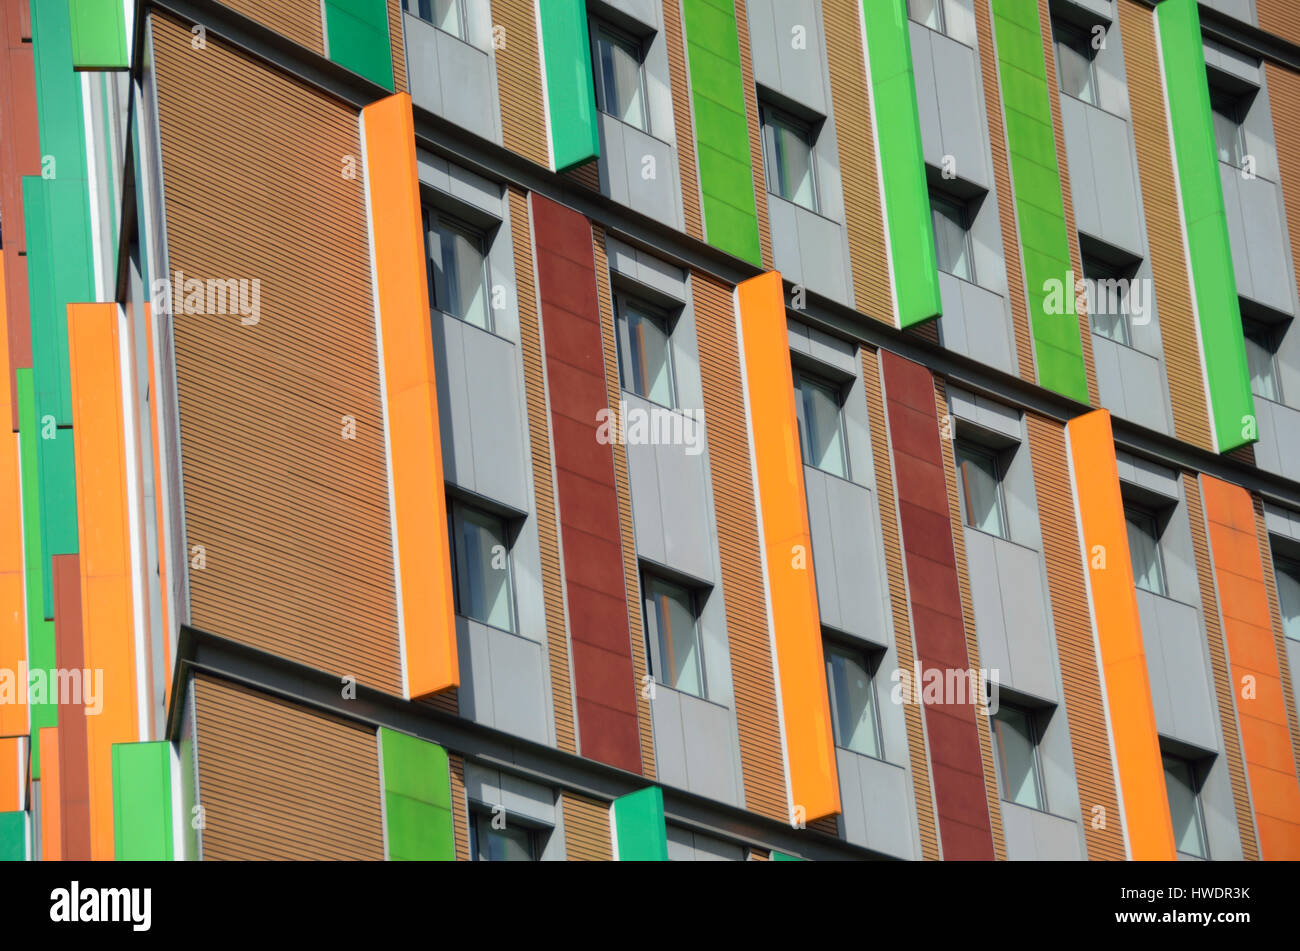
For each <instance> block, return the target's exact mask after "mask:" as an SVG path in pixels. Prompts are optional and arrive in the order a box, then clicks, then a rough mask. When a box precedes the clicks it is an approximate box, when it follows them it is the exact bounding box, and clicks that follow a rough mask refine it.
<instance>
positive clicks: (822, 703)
mask: <svg viewBox="0 0 1300 951" xmlns="http://www.w3.org/2000/svg"><path fill="white" fill-rule="evenodd" d="M736 309H737V319H738V322H739V332H740V337H741V351H742V355H743V364H744V366H743V371H744V377H745V381H744V382H745V392H746V399H747V400H748V404H749V405H748V412H749V427H750V439H751V442H752V444H753V447H754V472H755V474H756V478H757V482H758V502H759V506H758V508H759V527H760V529H761V532H762V544H763V553H764V560H765V564H766V568H767V585H768V593H767V599H768V613H769V618H770V620H771V624H772V639H773V642H774V645H775V648H776V666H777V686H778V687H779V688H780V693H781V718H782V726H783V732H784V738H785V757H786V770H787V772H788V775H789V784H790V808H791V815H792V816H793V815H796V814H797V813H796V811H797V810H799V809H802V810H803V817H804V819H805V820H806V821H808V822H812V821H814V820H816V819H820V818H822V817H823V816H830V815H835V814H836V813H838V812H839V811H840V787H839V779H838V777H837V775H836V771H835V741H834V738H833V735H832V733H831V717H830V703H829V701H828V699H827V696H826V662H825V660H824V659H823V657H822V632H821V615H820V613H819V612H818V609H817V582H816V578H815V577H814V575H813V565H812V536H811V533H810V532H809V530H808V503H807V500H806V497H805V495H804V484H803V457H802V455H801V453H800V450H799V431H798V422H797V419H796V417H795V405H794V378H793V375H792V373H791V371H790V344H789V342H788V341H789V338H788V336H787V331H786V319H785V299H784V296H783V293H782V288H781V275H780V274H778V273H777V272H776V271H769V272H768V273H766V274H762V275H759V276H758V277H755V278H751V279H749V280H748V281H745V282H744V283H743V284H741V285H740V286H739V287H737V288H736Z"/></svg>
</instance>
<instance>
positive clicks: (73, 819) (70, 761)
mask: <svg viewBox="0 0 1300 951" xmlns="http://www.w3.org/2000/svg"><path fill="white" fill-rule="evenodd" d="M52 574H53V581H54V650H55V654H56V656H57V658H58V666H59V669H60V670H83V669H85V666H86V658H85V649H84V645H83V644H82V630H81V562H80V558H79V556H77V555H55V556H54V558H53V571H52ZM59 819H60V825H61V826H62V830H61V838H62V840H63V851H62V854H61V856H60V857H61V858H62V859H64V860H65V861H78V862H89V861H90V859H91V855H90V752H89V747H88V745H87V742H86V714H85V704H84V703H76V704H67V705H64V706H62V707H61V708H60V710H59Z"/></svg>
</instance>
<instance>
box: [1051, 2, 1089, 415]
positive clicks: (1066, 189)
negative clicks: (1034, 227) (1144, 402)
mask: <svg viewBox="0 0 1300 951" xmlns="http://www.w3.org/2000/svg"><path fill="white" fill-rule="evenodd" d="M1038 28H1039V31H1040V33H1041V34H1042V38H1043V55H1044V56H1045V57H1046V58H1047V77H1048V79H1047V99H1048V102H1049V103H1050V105H1051V108H1052V132H1053V134H1054V136H1055V138H1056V160H1057V166H1058V167H1059V168H1060V171H1061V197H1062V198H1063V199H1064V201H1065V234H1066V243H1067V244H1068V245H1069V246H1070V264H1071V266H1072V267H1073V268H1074V277H1075V280H1078V279H1079V278H1081V277H1083V259H1082V257H1081V256H1080V252H1079V229H1078V228H1077V227H1076V226H1075V224H1074V195H1073V193H1072V192H1071V191H1070V163H1069V160H1068V157H1067V156H1066V154H1065V125H1064V123H1063V122H1062V121H1061V90H1060V86H1059V85H1058V84H1057V82H1056V44H1055V43H1053V42H1052V11H1051V10H1050V9H1049V7H1048V0H1038ZM1070 293H1073V290H1071V291H1070ZM1078 311H1079V313H1078V321H1079V338H1080V340H1081V341H1082V343H1083V371H1084V375H1085V376H1086V377H1087V378H1088V402H1089V403H1091V404H1092V405H1093V406H1100V405H1101V397H1100V395H1099V392H1100V391H1099V390H1098V389H1097V364H1096V362H1095V361H1094V360H1093V356H1092V324H1091V322H1090V321H1089V320H1088V309H1087V307H1086V306H1083V307H1080V308H1078Z"/></svg>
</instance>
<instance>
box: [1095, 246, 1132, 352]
mask: <svg viewBox="0 0 1300 951" xmlns="http://www.w3.org/2000/svg"><path fill="white" fill-rule="evenodd" d="M1083 274H1084V277H1085V278H1086V279H1087V280H1089V281H1091V282H1092V287H1093V288H1094V293H1093V295H1092V300H1091V301H1090V303H1091V305H1092V306H1091V311H1090V312H1089V314H1088V318H1089V320H1090V321H1091V322H1092V332H1093V333H1095V334H1097V335H1098V336H1101V337H1105V338H1106V339H1107V340H1113V341H1115V342H1116V343H1121V344H1123V345H1124V346H1126V347H1131V346H1132V345H1133V340H1132V337H1131V336H1130V333H1129V322H1128V293H1127V290H1126V286H1125V284H1123V283H1121V281H1122V280H1123V276H1122V275H1121V274H1120V272H1119V271H1118V270H1116V269H1115V268H1112V267H1108V266H1106V265H1104V264H1101V263H1099V262H1097V261H1092V260H1088V259H1087V258H1085V259H1084V262H1083Z"/></svg>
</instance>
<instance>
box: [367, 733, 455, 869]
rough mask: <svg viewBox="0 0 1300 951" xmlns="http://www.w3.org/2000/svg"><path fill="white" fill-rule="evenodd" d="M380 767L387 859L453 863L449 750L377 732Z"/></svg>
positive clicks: (401, 734) (412, 737) (423, 741)
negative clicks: (430, 860) (431, 860)
mask: <svg viewBox="0 0 1300 951" xmlns="http://www.w3.org/2000/svg"><path fill="white" fill-rule="evenodd" d="M379 763H380V771H381V773H382V775H383V785H384V838H385V841H386V842H387V845H388V857H389V858H390V859H395V860H400V859H425V860H428V859H433V860H441V861H453V860H455V858H456V842H455V835H454V833H453V829H454V826H453V821H454V820H453V819H452V811H451V770H450V768H449V765H448V763H447V751H446V750H444V749H443V748H442V747H441V746H438V745H437V744H436V743H429V742H428V741H426V740H421V739H419V738H417V737H414V736H409V735H407V734H405V733H398V732H396V731H395V730H390V729H388V728H387V727H380V728H379Z"/></svg>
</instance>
